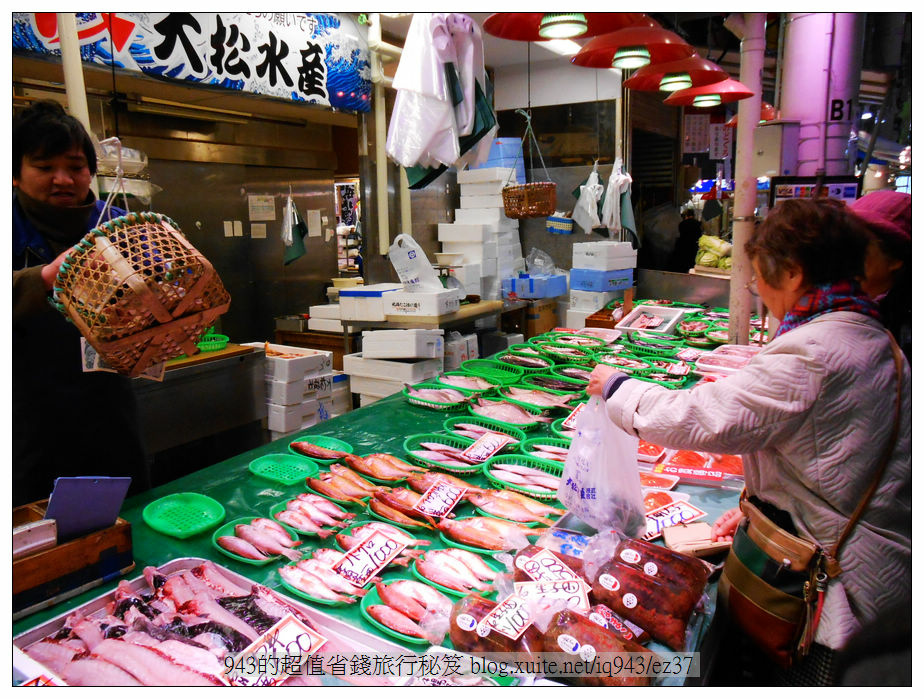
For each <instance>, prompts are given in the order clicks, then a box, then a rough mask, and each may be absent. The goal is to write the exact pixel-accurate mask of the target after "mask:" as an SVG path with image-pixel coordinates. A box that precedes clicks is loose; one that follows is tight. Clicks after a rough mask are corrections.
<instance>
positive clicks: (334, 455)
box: [289, 442, 347, 461]
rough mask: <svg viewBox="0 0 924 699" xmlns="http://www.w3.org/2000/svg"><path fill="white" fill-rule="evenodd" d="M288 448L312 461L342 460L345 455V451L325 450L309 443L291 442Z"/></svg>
mask: <svg viewBox="0 0 924 699" xmlns="http://www.w3.org/2000/svg"><path fill="white" fill-rule="evenodd" d="M289 446H290V447H292V449H293V450H295V451H297V452H298V453H299V454H301V455H302V456H307V457H310V458H312V459H322V460H324V461H326V460H328V459H342V458H343V457H344V456H346V454H347V452H345V451H335V450H334V449H325V448H324V447H319V446H318V445H317V444H312V443H311V442H292V443H291V444H290V445H289Z"/></svg>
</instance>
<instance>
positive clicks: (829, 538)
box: [607, 311, 911, 649]
mask: <svg viewBox="0 0 924 699" xmlns="http://www.w3.org/2000/svg"><path fill="white" fill-rule="evenodd" d="M894 366H895V365H894V361H893V359H892V352H891V350H890V348H889V342H888V339H887V336H886V335H885V333H884V332H883V329H882V326H881V325H880V324H879V323H878V322H877V321H875V320H872V319H871V318H868V317H866V316H863V315H860V314H857V313H852V312H846V311H839V312H834V313H828V314H826V315H823V316H820V317H819V318H816V319H815V320H812V321H811V322H809V323H806V324H804V325H801V326H799V327H797V328H795V329H794V330H791V331H789V332H787V333H786V334H784V335H781V336H780V337H778V338H777V339H775V340H773V341H772V342H771V343H769V344H768V345H767V346H766V347H765V348H764V349H763V350H762V351H761V352H760V354H758V355H756V356H755V357H754V359H753V360H752V361H751V362H750V363H749V364H748V365H747V366H746V367H745V368H744V369H742V370H741V371H739V372H738V373H737V374H734V375H733V376H730V377H728V378H725V379H722V380H719V381H716V382H714V383H700V384H697V385H696V386H695V387H694V388H692V389H691V390H686V391H674V390H670V389H666V388H663V387H661V386H658V385H656V384H652V383H648V382H644V381H632V380H630V381H625V382H623V383H622V384H621V385H620V386H619V388H618V389H617V391H616V392H615V393H614V394H613V396H611V397H610V399H609V400H608V401H607V411H608V413H609V416H610V418H611V419H612V420H613V422H615V423H616V424H617V425H618V426H620V427H621V428H622V429H624V430H626V431H627V432H629V433H631V434H636V435H638V436H639V437H641V438H643V439H646V440H648V441H650V442H654V443H656V444H661V445H664V446H667V447H673V448H682V449H699V450H704V451H710V452H715V453H725V454H742V455H743V457H744V467H745V478H746V483H747V488H748V491H749V492H750V493H752V494H754V495H756V496H758V497H759V498H761V499H763V500H764V501H766V502H769V503H772V504H773V505H776V506H777V507H779V508H780V509H783V510H786V511H787V512H789V513H790V515H792V518H793V520H794V522H795V524H796V528H797V530H798V532H799V534H800V535H801V536H803V537H806V538H809V539H812V540H814V541H815V542H816V543H819V544H821V545H822V546H824V547H826V548H829V547H831V546H832V545H833V544H834V542H835V541H836V540H837V538H838V536H839V535H840V532H841V531H842V530H843V527H844V526H845V524H846V522H847V519H848V518H849V517H850V515H851V513H852V512H853V510H854V508H855V507H856V505H857V503H858V502H859V500H860V498H861V497H862V494H863V492H864V491H865V489H866V487H867V485H868V484H869V481H870V479H871V477H872V474H873V471H874V470H875V467H876V464H877V462H878V459H879V457H880V455H881V453H882V451H883V449H884V448H885V443H886V441H887V439H888V436H889V431H890V429H891V425H892V416H893V410H894V405H895V396H896V383H895V368H894ZM838 558H839V560H840V562H841V565H842V567H843V569H844V572H843V574H842V575H841V576H840V577H839V578H837V579H836V580H835V581H834V582H833V583H832V584H831V585H830V586H829V587H828V594H827V598H826V601H825V606H824V609H823V611H822V618H821V622H820V624H819V630H818V634H817V636H816V641H817V642H818V643H821V644H823V645H825V646H828V647H829V648H834V649H840V648H843V647H844V645H845V643H846V641H847V640H848V639H849V638H850V636H851V635H852V634H853V633H855V632H856V631H857V630H858V629H859V628H860V626H861V625H866V624H868V623H870V622H871V621H873V619H874V618H875V617H876V615H877V614H878V613H879V612H881V611H883V610H884V609H886V608H887V607H893V606H894V605H905V606H904V608H906V609H907V610H908V613H910V611H911V372H910V370H909V369H908V368H907V365H906V366H905V370H904V375H903V383H902V410H901V416H900V431H899V438H898V442H897V443H896V445H895V450H894V452H893V454H892V457H891V459H890V462H889V465H888V467H887V468H886V471H885V474H884V476H883V479H882V482H881V484H880V486H879V488H878V490H877V492H876V495H875V496H874V497H873V499H872V500H871V501H870V504H869V506H868V507H867V509H866V511H865V514H864V515H863V517H862V519H861V520H860V521H859V522H858V524H857V526H856V527H855V529H854V531H853V533H852V534H851V535H850V537H849V538H848V539H847V542H846V543H845V544H844V546H843V547H842V549H841V552H840V555H839V556H838Z"/></svg>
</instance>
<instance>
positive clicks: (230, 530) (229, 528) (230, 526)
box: [212, 515, 301, 566]
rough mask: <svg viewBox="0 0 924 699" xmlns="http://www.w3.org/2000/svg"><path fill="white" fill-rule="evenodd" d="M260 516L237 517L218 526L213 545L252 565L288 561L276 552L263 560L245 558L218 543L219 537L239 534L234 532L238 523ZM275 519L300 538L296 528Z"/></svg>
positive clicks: (218, 549) (292, 535) (246, 522)
mask: <svg viewBox="0 0 924 699" xmlns="http://www.w3.org/2000/svg"><path fill="white" fill-rule="evenodd" d="M258 516H259V515H254V516H253V517H238V518H237V519H235V520H232V521H230V522H226V523H225V524H223V525H221V526H220V527H218V529H216V530H215V532H214V533H213V534H212V547H213V548H215V549H216V550H217V551H219V552H220V553H222V554H223V555H225V556H227V557H228V558H232V559H234V560H235V561H240V562H241V563H246V564H248V565H252V566H265V565H268V564H270V563H274V562H277V563H278V562H279V561H280V560H286V561H287V560H288V559H287V558H285V557H284V556H283V555H282V554H276V555H275V556H267V557H266V558H264V559H263V560H262V561H255V560H253V559H252V558H244V557H243V556H238V555H237V554H236V553H231V552H230V551H226V550H225V549H223V548H222V547H221V546H219V545H218V537H221V536H237V535H236V534H235V533H234V527H236V526H237V525H238V524H250V523H251V522H252V521H253V519H254V518H255V517H258ZM273 521H274V522H276V523H277V524H278V525H279V526H280V527H282V528H283V529H285V530H286V531H287V532H288V533H289V536H291V537H292V539H298V534H297V533H296V532H295V530H294V529H292V527H289V526H287V525H285V524H283V523H282V522H279V521H278V520H275V519H274V520H273ZM295 550H296V551H298V547H295ZM299 553H301V551H299Z"/></svg>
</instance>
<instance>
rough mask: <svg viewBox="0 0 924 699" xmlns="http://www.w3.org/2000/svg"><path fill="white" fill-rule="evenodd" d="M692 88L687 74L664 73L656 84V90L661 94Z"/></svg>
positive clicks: (691, 82) (691, 81)
mask: <svg viewBox="0 0 924 699" xmlns="http://www.w3.org/2000/svg"><path fill="white" fill-rule="evenodd" d="M688 87H693V80H692V79H691V78H690V74H689V73H665V74H664V77H662V78H661V82H660V83H658V89H659V90H661V91H662V92H676V91H677V90H685V89H686V88H688Z"/></svg>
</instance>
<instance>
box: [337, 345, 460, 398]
mask: <svg viewBox="0 0 924 699" xmlns="http://www.w3.org/2000/svg"><path fill="white" fill-rule="evenodd" d="M442 370H443V358H442V357H438V358H437V359H367V358H365V357H363V355H362V352H358V353H356V354H345V355H343V371H344V372H345V373H347V374H349V375H350V383H351V384H352V382H353V379H354V377H356V376H368V377H370V378H373V379H389V380H391V381H404V382H406V383H420V382H421V381H424V380H426V379H429V378H432V377H434V376H436V375H437V374H439V373H440V372H441V371H442ZM351 388H352V387H351ZM353 393H359V391H356V390H353Z"/></svg>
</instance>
